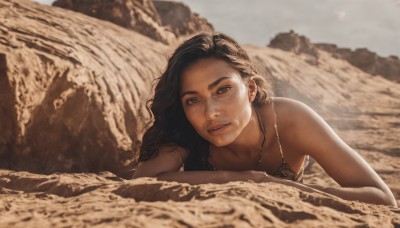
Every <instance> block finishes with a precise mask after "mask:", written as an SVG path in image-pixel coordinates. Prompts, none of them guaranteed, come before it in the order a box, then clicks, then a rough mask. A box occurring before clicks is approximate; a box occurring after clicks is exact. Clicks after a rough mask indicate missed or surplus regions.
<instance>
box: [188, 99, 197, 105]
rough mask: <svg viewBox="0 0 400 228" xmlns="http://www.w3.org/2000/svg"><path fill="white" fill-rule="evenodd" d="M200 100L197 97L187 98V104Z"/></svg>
mask: <svg viewBox="0 0 400 228" xmlns="http://www.w3.org/2000/svg"><path fill="white" fill-rule="evenodd" d="M197 102H198V100H197V98H188V99H186V100H185V104H186V105H192V104H196V103H197Z"/></svg>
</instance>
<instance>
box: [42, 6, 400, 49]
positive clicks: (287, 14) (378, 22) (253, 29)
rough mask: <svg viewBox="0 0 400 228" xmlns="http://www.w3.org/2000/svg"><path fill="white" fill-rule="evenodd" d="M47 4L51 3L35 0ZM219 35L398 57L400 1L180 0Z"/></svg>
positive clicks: (243, 40)
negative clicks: (291, 40)
mask: <svg viewBox="0 0 400 228" xmlns="http://www.w3.org/2000/svg"><path fill="white" fill-rule="evenodd" d="M35 1H37V2H41V3H44V4H51V3H52V2H53V0H35ZM181 2H184V3H186V4H187V5H188V6H189V7H190V8H191V9H192V10H193V11H195V12H197V13H199V14H200V15H201V16H203V17H205V18H207V19H208V21H209V22H211V24H213V25H214V28H215V29H216V30H217V31H220V32H224V33H227V34H229V35H231V36H232V37H234V38H235V39H236V40H238V41H239V42H240V43H242V44H245V43H252V44H257V45H266V44H268V43H269V41H270V39H271V38H273V37H274V36H275V34H277V33H279V32H287V31H289V30H290V29H293V30H294V31H296V32H297V33H300V34H302V35H305V36H307V37H308V38H310V39H311V41H312V42H327V43H334V44H337V45H338V46H340V47H350V48H357V47H367V48H368V49H370V50H371V51H375V52H378V53H379V54H380V55H383V56H388V55H397V56H400V0H280V1H277V0H182V1H181Z"/></svg>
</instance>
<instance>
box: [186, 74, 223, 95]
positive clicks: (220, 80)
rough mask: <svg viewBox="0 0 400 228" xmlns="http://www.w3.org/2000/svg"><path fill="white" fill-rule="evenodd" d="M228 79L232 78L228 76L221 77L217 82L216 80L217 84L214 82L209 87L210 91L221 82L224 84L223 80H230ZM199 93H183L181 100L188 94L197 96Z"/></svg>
mask: <svg viewBox="0 0 400 228" xmlns="http://www.w3.org/2000/svg"><path fill="white" fill-rule="evenodd" d="M228 78H230V77H227V76H224V77H220V78H218V79H217V80H215V82H213V83H211V84H210V85H208V87H207V88H208V90H211V89H212V88H214V87H215V86H217V85H218V84H219V83H220V82H222V81H223V80H225V79H228ZM196 93H197V92H196V91H185V92H183V93H182V94H181V98H182V97H183V96H185V95H186V94H196Z"/></svg>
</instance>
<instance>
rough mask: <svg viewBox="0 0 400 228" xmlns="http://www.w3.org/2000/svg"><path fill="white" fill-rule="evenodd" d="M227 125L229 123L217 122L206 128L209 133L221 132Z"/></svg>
mask: <svg viewBox="0 0 400 228" xmlns="http://www.w3.org/2000/svg"><path fill="white" fill-rule="evenodd" d="M228 125H229V123H219V124H213V125H210V126H209V127H208V128H207V131H208V133H210V134H219V133H222V131H223V130H225V128H226V127H227V126H228Z"/></svg>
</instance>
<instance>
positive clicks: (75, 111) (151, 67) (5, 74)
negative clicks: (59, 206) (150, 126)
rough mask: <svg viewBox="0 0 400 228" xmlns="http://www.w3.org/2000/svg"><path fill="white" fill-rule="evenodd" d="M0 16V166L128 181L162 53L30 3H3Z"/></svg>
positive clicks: (103, 25)
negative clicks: (110, 174)
mask: <svg viewBox="0 0 400 228" xmlns="http://www.w3.org/2000/svg"><path fill="white" fill-rule="evenodd" d="M0 15H2V16H1V17H2V18H3V19H2V20H1V22H0V91H1V92H0V94H1V97H0V129H1V133H0V158H1V162H0V163H1V164H0V165H2V167H10V168H13V169H22V170H29V171H33V172H41V173H52V172H61V171H62V172H96V171H101V170H109V171H112V172H114V173H116V174H118V175H121V176H123V175H126V174H127V172H128V171H129V170H130V169H131V168H132V167H131V166H130V164H131V162H132V161H133V160H134V156H135V152H136V151H137V150H138V147H137V146H138V144H140V139H141V132H142V130H143V128H144V126H145V125H144V124H145V121H146V118H147V111H146V108H145V100H146V99H147V98H148V97H149V88H150V86H151V82H152V80H153V79H154V78H155V77H156V76H159V74H160V71H161V69H162V68H163V67H164V65H165V63H166V52H167V50H168V48H167V47H166V46H164V45H162V44H161V43H158V42H155V41H153V40H151V39H149V38H147V37H144V36H142V35H140V34H138V33H136V32H134V31H128V30H126V29H124V28H121V27H119V26H117V25H114V24H111V23H108V22H105V21H99V20H97V19H95V18H91V17H88V16H86V15H83V14H80V13H75V12H72V11H67V10H65V9H61V8H56V7H50V6H42V5H39V4H36V3H33V2H30V1H22V0H12V1H11V0H10V1H1V2H0Z"/></svg>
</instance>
